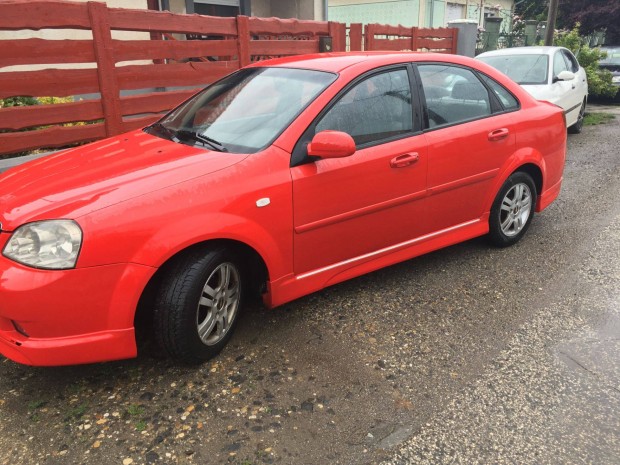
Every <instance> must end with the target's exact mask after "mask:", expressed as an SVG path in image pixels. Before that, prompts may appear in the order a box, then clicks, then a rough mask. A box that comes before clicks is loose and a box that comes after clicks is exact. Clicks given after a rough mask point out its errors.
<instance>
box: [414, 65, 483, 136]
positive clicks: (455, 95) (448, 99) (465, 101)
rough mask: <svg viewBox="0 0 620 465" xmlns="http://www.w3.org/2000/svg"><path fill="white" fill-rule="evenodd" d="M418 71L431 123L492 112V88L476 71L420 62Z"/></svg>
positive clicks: (476, 116) (434, 125)
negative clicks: (481, 80) (485, 85)
mask: <svg viewBox="0 0 620 465" xmlns="http://www.w3.org/2000/svg"><path fill="white" fill-rule="evenodd" d="M418 71H419V73H420V78H421V79H422V87H423V89H424V96H425V98H426V109H427V114H428V127H430V128H434V127H437V126H445V125H449V124H454V123H459V122H463V121H468V120H472V119H477V118H482V117H484V116H488V115H490V114H491V100H490V98H489V92H488V91H487V88H486V87H484V85H483V84H482V83H481V82H480V80H479V79H478V78H477V77H476V75H475V74H474V73H473V72H472V71H470V70H468V69H465V68H461V67H458V66H450V65H444V64H429V65H419V66H418Z"/></svg>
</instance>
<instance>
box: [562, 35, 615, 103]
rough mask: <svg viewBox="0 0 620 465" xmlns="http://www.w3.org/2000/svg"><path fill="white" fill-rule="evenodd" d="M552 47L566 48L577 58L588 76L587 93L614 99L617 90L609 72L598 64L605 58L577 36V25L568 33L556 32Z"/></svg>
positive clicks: (604, 54) (601, 52)
mask: <svg viewBox="0 0 620 465" xmlns="http://www.w3.org/2000/svg"><path fill="white" fill-rule="evenodd" d="M553 43H554V45H557V46H558V47H566V48H567V49H569V50H570V51H572V52H573V53H574V54H575V56H576V57H577V61H579V64H580V65H581V66H583V69H585V71H586V75H587V76H588V92H589V93H590V95H594V96H597V97H614V96H615V95H616V92H617V91H618V88H617V87H616V86H614V85H613V83H612V81H611V78H612V75H611V72H609V70H606V69H601V68H600V66H599V64H598V62H599V61H600V60H601V59H602V58H605V57H606V56H607V54H606V53H605V52H604V51H602V50H601V49H599V48H590V47H589V46H588V45H587V44H586V43H585V39H584V38H583V37H581V36H580V35H579V23H577V24H575V27H574V28H573V29H572V30H570V31H557V32H556V33H555V36H554V39H553Z"/></svg>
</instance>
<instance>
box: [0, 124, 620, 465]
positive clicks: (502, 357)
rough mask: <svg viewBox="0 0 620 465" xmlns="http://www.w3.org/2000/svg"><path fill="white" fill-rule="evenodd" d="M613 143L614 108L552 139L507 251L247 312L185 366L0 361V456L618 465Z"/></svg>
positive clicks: (480, 244) (619, 163) (241, 464)
mask: <svg viewBox="0 0 620 465" xmlns="http://www.w3.org/2000/svg"><path fill="white" fill-rule="evenodd" d="M618 147H620V121H619V120H618V119H616V120H615V121H612V122H611V123H609V124H606V125H600V126H595V127H586V128H585V129H584V132H583V133H582V134H581V135H575V136H572V135H571V136H569V152H568V160H567V166H566V171H565V182H564V187H563V190H562V193H561V195H560V198H559V199H558V201H557V202H556V203H554V204H553V205H552V206H551V207H550V208H549V209H548V210H546V211H545V212H543V213H542V214H540V215H538V216H537V217H535V219H534V221H533V223H532V226H531V228H530V230H529V232H528V234H527V236H526V237H525V238H524V240H522V241H521V242H520V243H519V244H517V245H516V246H514V247H511V248H508V249H502V250H500V249H495V248H492V247H490V246H488V245H487V243H486V242H485V240H484V239H483V238H481V239H475V240H472V241H469V242H466V243H464V244H459V245H457V246H453V247H450V248H448V249H444V250H441V251H438V252H435V253H432V254H429V255H426V256H423V257H420V258H417V259H414V260H410V261H408V262H405V263H402V264H399V265H396V266H392V267H390V268H387V269H383V270H380V271H378V272H375V273H372V274H370V275H366V276H363V277H360V278H358V279H355V280H352V281H349V282H347V283H343V284H341V285H338V286H335V287H332V288H330V289H327V290H325V291H322V292H319V293H316V294H313V295H311V296H308V297H305V298H303V299H300V300H297V301H295V302H293V303H291V304H288V305H286V306H284V307H283V308H279V309H276V310H273V311H266V310H264V309H261V308H259V307H257V308H252V309H249V311H247V312H245V314H244V315H243V316H242V319H241V321H240V324H239V327H238V328H237V333H236V334H235V336H234V337H233V340H232V342H231V344H230V345H229V347H228V348H226V349H225V350H224V352H223V353H222V354H221V355H220V356H219V357H217V358H216V359H215V360H213V361H212V362H210V363H207V364H206V365H204V366H202V367H199V368H187V367H179V366H175V365H173V364H171V363H170V362H169V361H167V360H165V359H161V358H158V357H157V356H156V355H153V354H147V355H141V356H140V357H139V358H137V359H135V360H129V361H122V362H114V363H106V364H97V365H88V366H80V367H63V368H32V367H26V366H21V365H17V364H15V363H13V362H11V361H8V360H5V359H0V463H3V464H22V463H23V464H35V463H39V464H125V465H128V464H131V463H134V464H142V463H158V464H159V463H166V464H227V463H230V464H238V465H252V464H264V463H266V464H271V463H274V464H308V465H315V464H317V465H318V464H347V465H348V464H362V465H364V464H373V465H374V464H379V463H384V464H386V465H387V464H394V465H395V464H399V465H400V464H424V463H428V464H431V463H432V464H441V463H446V464H474V463H481V464H487V463H494V464H500V463H508V464H513V463H519V464H542V463H544V464H555V463H557V464H573V463H575V464H577V463H596V464H617V463H620V415H618V412H620V304H619V303H620V152H619V151H618ZM76 292H79V290H76Z"/></svg>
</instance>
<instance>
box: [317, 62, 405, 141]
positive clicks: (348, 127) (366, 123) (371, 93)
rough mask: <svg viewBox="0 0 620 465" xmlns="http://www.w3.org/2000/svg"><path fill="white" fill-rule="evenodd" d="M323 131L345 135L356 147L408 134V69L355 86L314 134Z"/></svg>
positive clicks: (329, 112) (384, 74)
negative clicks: (351, 139) (348, 136)
mask: <svg viewBox="0 0 620 465" xmlns="http://www.w3.org/2000/svg"><path fill="white" fill-rule="evenodd" d="M326 129H331V130H335V131H342V132H346V133H347V134H349V135H350V136H351V137H353V140H354V141H355V144H356V145H358V146H359V145H363V144H369V143H373V142H377V141H381V140H383V139H389V138H391V137H395V136H398V135H400V134H406V133H409V132H411V131H412V130H413V114H412V107H411V87H410V85H409V75H408V73H407V70H405V69H397V70H393V71H386V72H382V73H379V74H375V75H372V76H370V77H368V78H366V79H364V80H363V81H360V82H359V83H357V84H355V85H354V86H353V87H352V88H351V89H349V90H348V91H347V92H346V93H345V94H344V95H343V96H342V97H340V99H339V100H338V101H337V102H336V103H335V104H334V106H332V107H331V108H330V109H329V110H328V112H327V113H325V115H324V116H323V117H322V118H321V120H320V121H319V122H318V123H317V125H316V132H320V131H324V130H326Z"/></svg>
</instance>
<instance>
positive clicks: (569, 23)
mask: <svg viewBox="0 0 620 465" xmlns="http://www.w3.org/2000/svg"><path fill="white" fill-rule="evenodd" d="M577 23H579V24H581V33H582V34H585V35H588V34H591V33H592V32H594V31H599V30H601V29H606V30H607V34H606V43H608V44H615V43H620V2H619V1H617V0H615V1H610V0H560V9H559V12H558V25H559V26H560V27H563V28H566V29H570V28H572V27H573V26H574V25H575V24H577Z"/></svg>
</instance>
